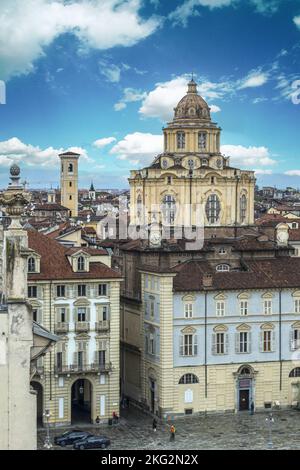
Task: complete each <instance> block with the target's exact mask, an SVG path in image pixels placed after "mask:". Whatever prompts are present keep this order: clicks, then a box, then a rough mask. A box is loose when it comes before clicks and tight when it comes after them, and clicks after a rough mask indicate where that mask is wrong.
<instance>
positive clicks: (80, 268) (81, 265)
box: [77, 256, 85, 271]
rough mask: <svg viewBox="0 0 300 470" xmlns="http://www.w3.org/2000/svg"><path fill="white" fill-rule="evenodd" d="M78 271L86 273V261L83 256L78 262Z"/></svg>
mask: <svg viewBox="0 0 300 470" xmlns="http://www.w3.org/2000/svg"><path fill="white" fill-rule="evenodd" d="M77 270H78V271H85V259H84V257H83V256H79V258H78V260H77Z"/></svg>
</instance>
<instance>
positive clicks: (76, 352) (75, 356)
mask: <svg viewBox="0 0 300 470" xmlns="http://www.w3.org/2000/svg"><path fill="white" fill-rule="evenodd" d="M73 364H74V366H77V365H78V351H75V352H74V353H73Z"/></svg>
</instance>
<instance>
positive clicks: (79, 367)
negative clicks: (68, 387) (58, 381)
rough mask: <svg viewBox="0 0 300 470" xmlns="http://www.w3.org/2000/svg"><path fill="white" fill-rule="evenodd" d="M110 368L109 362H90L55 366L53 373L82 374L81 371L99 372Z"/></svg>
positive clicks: (107, 370)
mask: <svg viewBox="0 0 300 470" xmlns="http://www.w3.org/2000/svg"><path fill="white" fill-rule="evenodd" d="M111 370H112V364H111V362H106V363H103V364H102V363H92V364H71V365H59V366H55V368H54V373H55V374H57V375H65V374H82V373H84V374H85V373H96V374H98V373H101V372H109V371H111Z"/></svg>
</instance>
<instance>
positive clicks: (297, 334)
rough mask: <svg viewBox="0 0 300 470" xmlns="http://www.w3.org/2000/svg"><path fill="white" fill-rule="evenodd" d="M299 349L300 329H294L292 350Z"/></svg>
mask: <svg viewBox="0 0 300 470" xmlns="http://www.w3.org/2000/svg"><path fill="white" fill-rule="evenodd" d="M297 349H300V330H297V329H294V330H292V344H291V350H292V351H296V350H297Z"/></svg>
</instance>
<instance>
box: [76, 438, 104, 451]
mask: <svg viewBox="0 0 300 470" xmlns="http://www.w3.org/2000/svg"><path fill="white" fill-rule="evenodd" d="M108 446H110V440H109V439H108V437H105V436H92V435H91V436H87V437H85V438H84V439H81V440H80V441H76V442H75V443H74V445H73V448H74V449H80V450H83V449H106V447H108Z"/></svg>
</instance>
